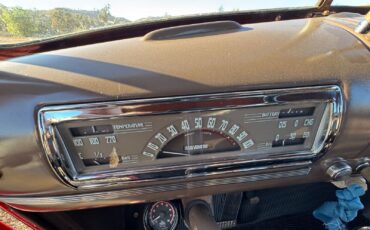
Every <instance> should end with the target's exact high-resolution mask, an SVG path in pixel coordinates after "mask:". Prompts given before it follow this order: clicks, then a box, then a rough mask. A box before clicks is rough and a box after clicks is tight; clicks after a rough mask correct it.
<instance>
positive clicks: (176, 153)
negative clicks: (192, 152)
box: [162, 151, 189, 156]
mask: <svg viewBox="0 0 370 230" xmlns="http://www.w3.org/2000/svg"><path fill="white" fill-rule="evenodd" d="M162 153H165V154H171V155H179V156H188V155H189V154H186V153H179V152H170V151H162Z"/></svg>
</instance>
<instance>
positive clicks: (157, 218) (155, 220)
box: [152, 215, 161, 222]
mask: <svg viewBox="0 0 370 230" xmlns="http://www.w3.org/2000/svg"><path fill="white" fill-rule="evenodd" d="M159 218H161V216H160V215H159V216H157V217H156V218H155V219H154V220H152V221H153V222H157V220H159Z"/></svg>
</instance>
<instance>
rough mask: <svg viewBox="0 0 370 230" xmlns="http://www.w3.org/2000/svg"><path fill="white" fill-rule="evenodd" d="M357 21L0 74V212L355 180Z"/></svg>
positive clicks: (32, 59)
mask: <svg viewBox="0 0 370 230" xmlns="http://www.w3.org/2000/svg"><path fill="white" fill-rule="evenodd" d="M362 18H363V16H361V15H358V14H337V15H332V16H329V17H322V18H312V19H299V20H290V21H281V22H268V23H259V24H248V25H239V24H237V23H234V22H230V21H223V22H216V23H205V24H198V25H189V26H183V27H175V28H168V29H162V30H158V31H154V32H151V33H149V34H147V35H146V36H144V37H137V38H132V39H123V40H117V41H111V42H105V43H98V44H93V45H87V46H81V47H75V48H69V49H62V50H58V51H52V52H47V53H41V54H35V55H31V56H26V57H21V58H15V59H9V60H7V61H3V62H2V63H0V76H1V81H0V87H1V91H0V92H1V99H0V100H1V103H0V117H1V122H0V127H1V128H0V136H1V138H0V144H1V148H0V175H1V177H0V201H2V202H5V203H8V204H9V205H11V206H13V207H15V208H18V209H22V210H29V211H39V212H40V211H58V210H73V209H83V208H91V207H103V206H112V205H119V204H132V203H144V202H150V201H158V200H171V199H175V198H182V197H194V196H204V195H212V194H217V193H225V192H232V191H245V190H249V189H257V188H259V189H260V188H274V187H280V186H285V185H294V184H306V183H311V182H324V181H331V180H340V179H341V178H342V177H344V176H348V175H351V174H356V173H360V171H361V170H362V169H363V168H365V167H368V166H369V165H370V160H369V158H368V156H369V149H368V148H369V147H368V146H369V143H370V131H369V130H370V90H369V89H370V53H369V44H370V40H369V37H368V35H366V34H365V35H360V34H356V33H355V32H354V28H355V26H356V25H357V23H358V22H359V21H360V20H362Z"/></svg>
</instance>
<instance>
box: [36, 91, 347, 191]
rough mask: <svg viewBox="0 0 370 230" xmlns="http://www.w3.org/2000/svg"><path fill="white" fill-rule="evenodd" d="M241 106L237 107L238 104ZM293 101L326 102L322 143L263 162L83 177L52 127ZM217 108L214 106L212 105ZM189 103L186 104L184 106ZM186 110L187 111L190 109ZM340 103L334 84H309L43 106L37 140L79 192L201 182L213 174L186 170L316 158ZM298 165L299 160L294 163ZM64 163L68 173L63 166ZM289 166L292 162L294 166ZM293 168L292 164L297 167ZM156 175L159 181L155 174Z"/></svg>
mask: <svg viewBox="0 0 370 230" xmlns="http://www.w3.org/2000/svg"><path fill="white" fill-rule="evenodd" d="M220 100H222V101H230V102H232V101H233V100H234V101H238V103H235V104H228V105H227V106H222V107H217V106H214V105H213V104H215V103H212V102H215V101H220ZM240 102H242V103H240ZM297 102H325V103H328V105H329V106H328V108H329V109H330V111H329V119H328V121H329V124H328V127H329V128H328V130H327V133H326V136H325V138H324V140H318V138H316V139H315V142H314V145H313V147H312V149H311V150H310V151H297V152H289V153H281V154H274V155H273V156H269V157H268V158H264V159H262V160H261V159H259V160H256V159H243V158H240V157H235V158H234V159H227V160H217V161H209V162H204V163H197V164H191V165H189V164H187V165H178V166H166V165H162V166H160V167H158V166H156V168H155V169H153V168H147V169H144V170H135V171H133V170H120V171H113V172H109V171H107V172H102V171H99V172H94V173H89V174H84V175H79V174H78V173H77V172H76V170H75V169H74V166H73V163H72V162H71V159H69V155H68V151H67V149H66V148H65V146H64V144H63V141H62V140H61V138H60V136H59V134H58V130H57V129H56V128H55V125H56V124H59V123H61V122H67V121H76V120H81V121H82V120H93V119H112V118H115V117H121V116H140V115H154V114H168V113H183V112H193V111H209V110H216V109H231V108H233V109H234V108H245V107H259V106H271V105H284V104H289V103H297ZM194 103H200V104H207V103H208V104H210V106H208V107H207V106H203V107H201V108H192V107H191V105H193V104H194ZM216 104H217V103H216ZM179 105H184V106H183V107H184V108H187V109H181V108H180V109H179V107H181V106H179ZM185 105H188V106H185ZM189 106H190V108H192V109H189ZM343 109H344V103H343V98H342V93H341V89H340V87H339V86H336V85H329V86H313V87H300V88H286V89H272V90H259V91H244V92H231V93H217V94H204V95H190V96H182V97H181V96H176V97H163V98H151V99H134V100H124V101H112V102H97V103H84V104H74V105H57V106H46V107H43V108H41V109H40V110H39V111H38V124H37V125H38V131H39V135H40V139H41V143H42V146H43V149H44V151H45V155H46V158H47V160H48V162H49V164H50V165H51V167H52V168H53V170H54V172H55V173H56V175H57V176H58V178H60V179H61V181H63V182H64V183H65V184H66V185H69V186H72V187H75V188H78V189H91V188H97V187H103V186H104V187H105V186H117V185H125V184H128V183H131V185H132V183H133V182H134V183H137V184H138V183H140V182H161V181H169V180H173V179H176V181H178V180H179V179H181V180H185V179H188V178H199V179H201V180H206V179H208V177H210V176H214V175H215V174H214V173H202V174H191V173H190V174H188V173H185V172H188V170H189V168H190V169H196V168H209V167H214V166H222V165H230V164H234V165H237V166H240V167H239V169H236V170H235V169H234V170H232V171H231V172H230V171H225V172H222V173H220V174H222V175H225V176H229V175H232V174H234V173H243V172H246V171H248V172H251V171H252V172H254V171H256V172H263V170H266V169H269V168H274V165H268V166H258V167H247V166H248V164H251V163H260V162H268V161H277V165H279V162H280V163H281V162H284V161H286V160H294V161H297V160H307V159H313V158H314V157H316V156H317V155H319V154H321V153H323V152H325V151H326V150H327V149H328V148H329V147H330V145H331V143H333V141H334V138H335V136H337V134H338V132H339V128H340V124H341V120H342V114H343ZM297 163H299V162H297ZM67 164H68V165H69V169H68V170H67V169H66V168H67V167H66V165H67ZM293 165H294V164H293ZM297 165H299V164H297ZM297 165H295V166H297ZM171 170H184V176H180V177H167V178H166V177H165V178H163V175H164V174H166V173H167V172H169V171H171ZM145 174H152V175H154V176H153V178H151V179H145V177H144V175H145ZM156 175H158V177H157V176H156Z"/></svg>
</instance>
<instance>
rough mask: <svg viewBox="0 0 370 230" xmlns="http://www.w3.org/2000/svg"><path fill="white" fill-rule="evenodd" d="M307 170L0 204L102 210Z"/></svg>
mask: <svg viewBox="0 0 370 230" xmlns="http://www.w3.org/2000/svg"><path fill="white" fill-rule="evenodd" d="M310 170H311V168H301V169H297V170H289V171H282V172H271V173H263V174H257V175H248V176H238V177H230V178H222V179H211V180H204V181H195V182H188V183H177V184H171V185H157V186H150V187H144V188H136V189H125V190H116V191H107V192H96V193H89V194H75V195H63V196H54V197H0V200H1V201H2V202H5V203H7V204H9V205H11V206H13V207H14V208H17V209H21V210H25V211H35V212H46V211H62V210H70V209H76V208H78V209H82V208H87V207H92V206H93V207H102V206H108V205H119V204H132V203H139V202H140V203H142V202H150V201H152V200H150V199H146V198H143V197H145V195H150V194H156V193H166V192H173V191H179V190H186V189H196V188H201V187H205V186H220V185H228V184H240V183H248V182H257V181H265V180H273V179H279V178H290V177H299V176H307V175H308V174H309V172H310Z"/></svg>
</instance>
